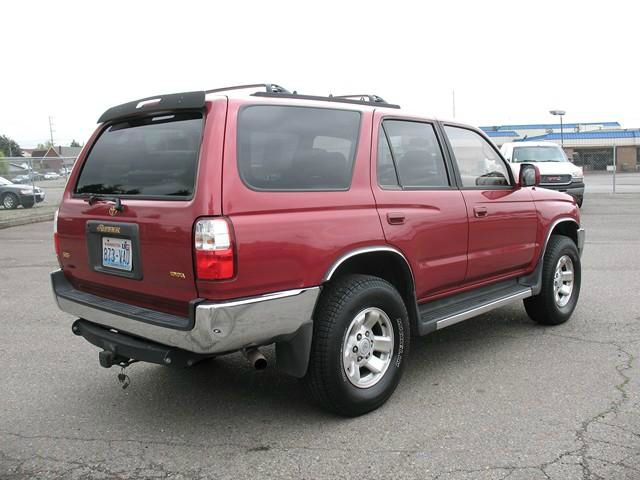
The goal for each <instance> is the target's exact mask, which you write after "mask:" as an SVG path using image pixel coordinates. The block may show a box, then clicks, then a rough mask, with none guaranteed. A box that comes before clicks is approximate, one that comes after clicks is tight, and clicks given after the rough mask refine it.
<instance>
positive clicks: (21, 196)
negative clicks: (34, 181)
mask: <svg viewBox="0 0 640 480" xmlns="http://www.w3.org/2000/svg"><path fill="white" fill-rule="evenodd" d="M44 196H45V195H44V192H43V191H42V190H41V189H40V188H38V187H36V188H35V189H34V188H33V187H31V186H28V185H18V184H16V183H13V182H10V181H9V180H7V179H6V178H3V177H0V205H2V206H3V207H4V208H5V209H6V210H12V209H14V208H18V207H19V206H20V205H22V206H23V207H24V208H31V207H33V206H34V205H35V203H40V202H42V201H44Z"/></svg>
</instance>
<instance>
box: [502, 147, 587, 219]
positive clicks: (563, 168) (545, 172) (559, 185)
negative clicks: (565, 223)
mask: <svg viewBox="0 0 640 480" xmlns="http://www.w3.org/2000/svg"><path fill="white" fill-rule="evenodd" d="M501 152H502V155H504V157H505V158H506V159H507V161H509V162H511V164H512V166H514V167H515V172H516V175H517V166H518V165H519V164H521V163H531V164H533V165H535V166H536V167H538V169H539V170H540V175H541V179H540V186H541V187H544V188H549V189H552V190H558V191H559V192H566V193H568V194H569V195H571V196H572V197H574V198H575V199H576V202H577V203H578V206H579V207H581V206H582V203H583V201H584V174H583V172H582V168H580V167H578V166H576V165H574V164H573V163H571V162H570V161H569V160H568V159H567V156H566V154H565V153H564V150H563V149H562V148H561V147H560V146H559V145H557V144H555V143H553V142H510V143H505V144H504V145H502V148H501Z"/></svg>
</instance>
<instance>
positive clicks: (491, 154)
mask: <svg viewBox="0 0 640 480" xmlns="http://www.w3.org/2000/svg"><path fill="white" fill-rule="evenodd" d="M444 131H445V134H446V137H447V141H448V146H449V149H450V151H451V153H452V157H453V160H454V166H455V167H456V171H457V172H456V173H457V175H458V182H459V184H460V186H461V191H462V195H463V197H464V201H465V203H466V206H467V212H468V216H469V252H468V259H469V264H468V269H467V275H466V282H467V283H469V282H476V281H480V280H489V279H491V278H495V277H500V276H505V275H509V274H515V273H516V272H520V271H523V270H525V269H526V268H527V267H528V266H529V265H530V264H531V263H532V261H533V256H534V253H535V250H536V234H537V227H538V219H537V212H536V208H535V204H534V202H533V197H532V195H531V189H530V188H519V187H517V186H516V185H515V182H514V180H513V178H512V175H511V173H510V170H509V167H508V165H507V163H506V162H505V161H504V159H503V158H502V157H501V156H500V155H499V154H498V151H497V150H496V148H495V146H493V145H492V144H491V143H490V142H489V141H488V140H487V139H485V138H484V137H483V136H482V135H480V134H479V133H478V132H476V131H474V130H472V129H469V128H465V127H463V126H459V125H452V124H445V125H444Z"/></svg>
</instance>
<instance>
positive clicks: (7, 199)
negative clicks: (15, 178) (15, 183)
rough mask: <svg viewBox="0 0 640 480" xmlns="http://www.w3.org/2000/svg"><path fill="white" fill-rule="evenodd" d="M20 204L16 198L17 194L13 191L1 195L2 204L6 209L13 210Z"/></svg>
mask: <svg viewBox="0 0 640 480" xmlns="http://www.w3.org/2000/svg"><path fill="white" fill-rule="evenodd" d="M18 205H20V201H19V200H18V196H17V195H16V194H15V193H5V194H4V196H3V197H2V206H3V207H4V208H5V209H6V210H13V209H14V208H18Z"/></svg>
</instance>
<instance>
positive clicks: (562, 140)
mask: <svg viewBox="0 0 640 480" xmlns="http://www.w3.org/2000/svg"><path fill="white" fill-rule="evenodd" d="M549 113H550V114H551V115H559V116H560V144H561V145H562V148H564V129H563V128H562V116H563V115H564V114H565V113H567V112H565V111H564V110H549Z"/></svg>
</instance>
